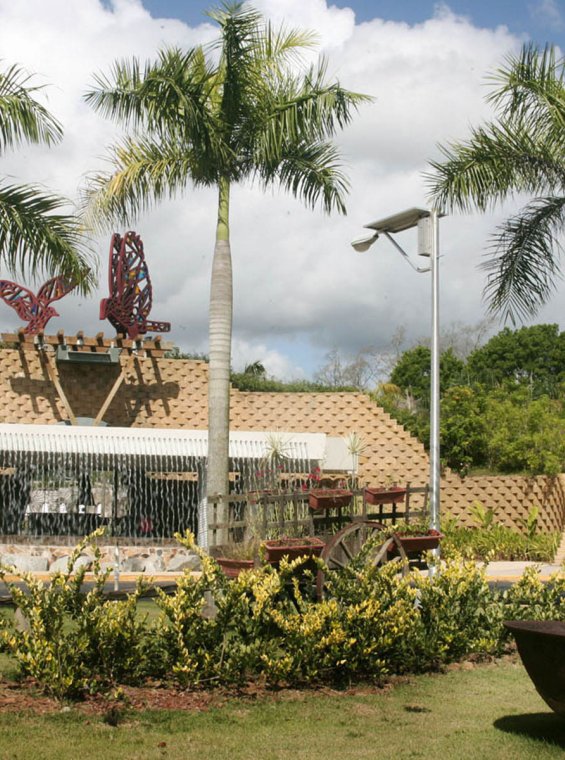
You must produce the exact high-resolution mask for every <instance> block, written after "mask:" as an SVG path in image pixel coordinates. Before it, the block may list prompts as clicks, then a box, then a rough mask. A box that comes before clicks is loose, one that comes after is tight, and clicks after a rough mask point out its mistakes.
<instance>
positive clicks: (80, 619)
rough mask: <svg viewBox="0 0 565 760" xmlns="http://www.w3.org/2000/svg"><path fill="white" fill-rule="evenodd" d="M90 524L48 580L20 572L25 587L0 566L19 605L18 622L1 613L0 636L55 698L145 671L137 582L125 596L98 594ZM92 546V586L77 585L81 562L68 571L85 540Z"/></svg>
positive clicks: (102, 575)
mask: <svg viewBox="0 0 565 760" xmlns="http://www.w3.org/2000/svg"><path fill="white" fill-rule="evenodd" d="M99 535H101V531H97V532H95V533H93V534H92V536H90V537H88V538H86V539H84V541H82V542H81V543H80V544H79V545H78V546H77V547H76V549H75V550H74V552H73V553H72V555H71V557H70V558H69V563H68V567H67V570H66V571H65V572H58V573H55V574H54V575H53V576H52V579H51V581H50V583H48V584H46V583H43V582H42V581H40V580H37V579H36V578H35V577H34V576H33V575H32V574H31V573H22V574H21V575H20V576H19V577H20V581H23V582H24V584H25V587H24V588H21V587H19V586H18V585H17V584H16V583H14V582H12V581H8V580H7V579H6V575H7V574H8V573H13V572H14V571H13V568H8V567H5V566H2V567H0V578H1V579H2V580H3V581H4V583H6V585H7V587H8V589H9V592H10V595H11V598H12V601H13V603H14V605H15V606H16V608H19V609H20V610H21V613H22V615H23V619H24V621H25V625H21V626H17V625H16V622H15V621H14V620H12V621H10V620H8V619H7V618H3V619H2V620H1V624H0V641H1V642H2V645H3V648H4V650H5V651H7V652H8V653H9V654H11V655H13V657H14V659H15V661H16V663H17V665H18V668H19V671H20V673H21V675H23V676H31V677H32V678H34V679H36V680H37V682H38V683H39V685H40V686H41V688H42V689H43V690H44V691H45V692H47V693H48V694H51V695H53V696H55V697H57V698H59V699H63V698H67V697H75V698H76V697H82V696H84V695H85V694H86V693H93V692H96V691H99V690H101V689H106V688H109V687H110V686H111V685H113V684H116V683H132V682H137V681H139V680H140V679H141V678H142V677H144V676H145V675H147V673H148V672H149V670H150V668H149V667H148V661H147V659H148V657H149V644H150V639H149V638H148V637H147V635H146V633H147V629H146V624H145V622H144V621H140V620H139V619H138V617H137V613H136V608H137V602H138V599H139V596H140V594H141V593H142V586H141V584H140V585H138V588H137V590H136V592H135V593H133V594H130V595H129V596H128V598H127V599H126V600H125V601H110V600H108V599H106V598H105V597H104V593H103V590H104V584H105V582H106V579H107V577H108V571H104V572H103V571H102V570H101V568H100V550H99V549H98V547H97V546H96V545H95V541H94V539H96V538H97V537H98V536H99ZM88 546H90V547H91V548H92V551H93V553H94V566H93V572H94V587H93V588H92V590H90V591H89V592H88V593H85V592H83V590H82V585H83V582H84V576H85V573H86V568H85V567H84V566H83V567H80V568H78V569H77V570H76V571H75V565H76V562H77V560H78V557H79V556H80V554H81V553H82V552H83V551H84V550H85V549H86V548H87V547H88Z"/></svg>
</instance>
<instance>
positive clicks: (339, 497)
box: [308, 488, 353, 509]
mask: <svg viewBox="0 0 565 760" xmlns="http://www.w3.org/2000/svg"><path fill="white" fill-rule="evenodd" d="M352 496H353V493H352V491H347V490H346V489H345V488H327V489H319V490H315V491H310V494H309V495H308V505H309V507H310V509H332V507H346V506H347V505H348V504H349V503H350V501H351V498H352Z"/></svg>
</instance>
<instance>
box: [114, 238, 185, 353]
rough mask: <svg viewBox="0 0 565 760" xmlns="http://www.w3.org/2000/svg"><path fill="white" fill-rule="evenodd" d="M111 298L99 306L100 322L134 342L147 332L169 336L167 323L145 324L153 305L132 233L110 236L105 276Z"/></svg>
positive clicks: (142, 258)
mask: <svg viewBox="0 0 565 760" xmlns="http://www.w3.org/2000/svg"><path fill="white" fill-rule="evenodd" d="M108 280H109V284H110V297H109V298H104V299H103V300H102V301H101V302H100V319H107V320H109V322H110V323H111V324H112V325H113V326H114V327H115V328H116V331H117V332H118V333H126V334H127V335H128V337H129V338H131V339H132V340H135V339H136V338H137V337H138V336H139V335H144V334H145V333H146V332H149V331H152V332H153V331H154V332H169V330H170V329H171V324H170V322H153V321H151V320H148V319H147V317H148V316H149V312H150V311H151V306H152V304H153V298H152V293H153V289H152V287H151V279H150V278H149V270H148V268H147V262H146V261H145V255H144V253H143V243H142V241H141V238H140V237H139V235H137V234H136V233H135V232H126V234H125V235H124V237H122V236H121V235H120V234H119V233H117V232H116V233H115V234H114V235H113V236H112V242H111V243H110V264H109V272H108Z"/></svg>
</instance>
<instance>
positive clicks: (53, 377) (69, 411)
mask: <svg viewBox="0 0 565 760" xmlns="http://www.w3.org/2000/svg"><path fill="white" fill-rule="evenodd" d="M39 355H40V357H41V361H42V362H43V363H44V365H45V367H46V368H47V374H48V375H49V378H50V380H51V382H52V383H53V385H54V386H55V390H56V391H57V393H58V394H59V398H60V399H61V401H62V402H63V406H64V407H65V409H66V410H67V414H68V415H69V420H70V421H71V425H76V424H77V418H76V417H75V414H74V412H73V410H72V407H71V405H70V404H69V400H68V398H67V397H66V396H65V391H64V390H63V388H62V386H61V383H60V382H59V377H58V376H57V373H56V372H55V368H54V367H53V366H52V365H51V362H50V361H49V357H48V356H47V354H46V353H45V351H42V352H41V353H40V354H39Z"/></svg>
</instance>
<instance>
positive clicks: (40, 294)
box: [0, 275, 77, 335]
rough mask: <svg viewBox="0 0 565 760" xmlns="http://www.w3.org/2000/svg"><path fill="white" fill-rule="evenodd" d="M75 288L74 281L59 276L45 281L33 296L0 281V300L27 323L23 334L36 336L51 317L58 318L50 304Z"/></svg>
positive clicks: (20, 287) (13, 285)
mask: <svg viewBox="0 0 565 760" xmlns="http://www.w3.org/2000/svg"><path fill="white" fill-rule="evenodd" d="M76 286H77V283H76V280H69V279H67V278H65V277H63V276H62V275H60V276H59V277H53V278H52V279H50V280H47V282H46V283H45V284H44V285H42V286H41V288H40V289H39V290H38V291H37V295H35V294H34V293H32V292H31V290H28V288H24V286H23V285H18V283H17V282H11V281H10V280H0V298H1V299H2V300H3V301H4V303H7V304H8V306H11V307H12V309H15V311H16V313H17V315H18V317H20V319H23V320H26V321H27V325H26V326H25V328H24V332H25V333H27V334H28V335H37V333H39V332H43V330H44V329H45V326H46V325H47V322H49V320H50V319H51V317H58V316H59V312H58V311H55V309H54V308H53V307H52V306H50V304H51V303H52V302H53V301H58V300H59V299H60V298H63V296H66V295H67V293H70V292H71V290H74V288H76Z"/></svg>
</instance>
